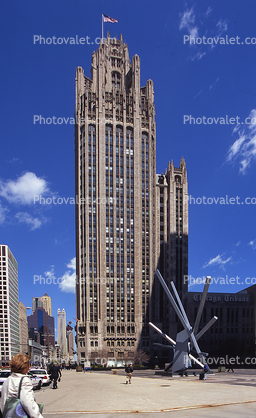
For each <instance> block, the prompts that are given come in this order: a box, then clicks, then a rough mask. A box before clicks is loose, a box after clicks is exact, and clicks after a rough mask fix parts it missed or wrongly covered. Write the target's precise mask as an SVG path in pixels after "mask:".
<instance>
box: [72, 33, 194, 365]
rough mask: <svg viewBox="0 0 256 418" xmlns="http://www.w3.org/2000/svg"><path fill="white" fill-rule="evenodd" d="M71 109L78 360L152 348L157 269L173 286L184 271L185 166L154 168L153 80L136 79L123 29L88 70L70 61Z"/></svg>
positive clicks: (129, 355)
mask: <svg viewBox="0 0 256 418" xmlns="http://www.w3.org/2000/svg"><path fill="white" fill-rule="evenodd" d="M75 114H76V122H77V124H76V132H75V155H76V198H77V202H78V204H77V205H76V271H77V279H78V280H77V285H76V306H77V319H78V321H77V351H78V360H83V359H85V358H90V359H92V358H94V357H97V356H98V353H99V352H104V353H107V354H108V355H109V356H112V357H113V356H114V355H113V353H114V354H115V356H116V357H117V358H118V359H119V360H122V359H123V360H127V359H132V358H133V356H134V354H135V351H136V350H137V349H143V350H144V351H147V352H150V353H151V354H152V351H153V348H152V347H153V346H152V341H153V340H152V339H150V331H149V327H148V322H149V321H150V320H151V319H152V318H153V317H157V319H158V322H160V320H161V319H163V315H161V312H159V313H157V310H159V311H160V310H161V306H159V304H158V302H159V301H160V300H162V294H161V290H158V294H156V292H153V293H154V294H153V293H152V289H153V285H154V274H155V270H156V268H157V266H158V265H159V263H160V264H161V265H163V266H164V271H167V270H168V275H167V276H166V279H167V280H168V282H169V281H170V280H171V279H174V281H175V282H176V285H177V284H178V288H179V291H180V292H182V290H183V289H184V287H183V286H182V284H181V283H182V275H183V274H187V270H186V269H187V238H186V239H185V236H184V235H186V236H187V211H186V210H184V208H185V205H186V203H185V197H186V190H187V189H186V187H187V183H186V182H187V180H186V166H185V161H184V160H183V159H182V161H181V164H180V168H177V169H176V168H174V167H173V164H170V165H169V167H168V170H167V171H166V173H165V176H163V179H160V180H159V176H156V125H155V106H154V88H153V82H152V80H148V81H147V83H146V86H145V87H141V86H140V58H139V56H138V55H135V56H134V57H133V59H132V62H130V59H129V52H128V47H127V45H126V44H124V43H123V40H122V36H121V37H120V40H117V39H111V38H110V37H109V35H108V37H107V39H106V40H105V41H104V43H101V44H100V46H99V49H98V50H97V52H96V53H95V52H94V53H93V55H92V65H91V78H88V77H86V76H85V75H84V71H83V69H82V68H81V67H78V68H77V72H76V112H75ZM160 177H161V176H160ZM179 182H180V183H179ZM176 184H177V186H176ZM178 184H179V185H178ZM176 189H179V190H180V189H182V191H178V192H177V191H176ZM177 199H178V210H177V209H176V203H177ZM180 218H182V221H181V220H180ZM177 225H178V226H177ZM177 236H178V238H177ZM163 244H164V245H163ZM162 250H164V252H163V251H162ZM165 250H166V251H165ZM161 257H162V259H163V260H164V262H163V261H161ZM181 296H182V295H181ZM182 297H183V296H182Z"/></svg>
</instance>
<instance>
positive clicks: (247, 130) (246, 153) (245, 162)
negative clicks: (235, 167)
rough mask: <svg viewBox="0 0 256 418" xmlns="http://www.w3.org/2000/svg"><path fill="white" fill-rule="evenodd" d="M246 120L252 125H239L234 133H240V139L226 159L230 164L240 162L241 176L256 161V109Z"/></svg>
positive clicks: (233, 145) (229, 151) (232, 146)
mask: <svg viewBox="0 0 256 418" xmlns="http://www.w3.org/2000/svg"><path fill="white" fill-rule="evenodd" d="M246 120H247V121H248V122H249V121H250V124H239V125H237V126H236V127H235V128H234V130H233V133H238V136H239V138H238V139H236V141H235V142H234V143H233V144H232V145H231V146H230V148H229V150H228V154H227V158H226V161H229V162H234V161H235V160H237V161H238V162H239V164H240V168H239V172H240V173H241V174H245V173H246V172H247V170H248V168H249V167H250V164H251V162H252V161H253V160H254V159H256V109H252V111H251V113H250V115H249V117H248V118H246ZM252 122H254V123H252Z"/></svg>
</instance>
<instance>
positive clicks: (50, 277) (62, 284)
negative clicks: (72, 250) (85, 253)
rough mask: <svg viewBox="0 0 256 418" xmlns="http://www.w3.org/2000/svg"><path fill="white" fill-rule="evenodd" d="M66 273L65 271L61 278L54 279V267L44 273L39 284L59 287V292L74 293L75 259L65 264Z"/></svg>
mask: <svg viewBox="0 0 256 418" xmlns="http://www.w3.org/2000/svg"><path fill="white" fill-rule="evenodd" d="M67 267H68V269H69V270H68V271H66V272H65V273H64V274H63V275H62V276H61V277H59V278H56V276H55V270H54V266H51V269H50V270H48V271H45V273H44V277H42V276H41V277H40V283H41V282H42V283H44V284H49V285H52V284H53V285H59V288H60V290H61V292H66V293H75V289H76V258H75V257H74V258H72V259H71V260H70V262H69V263H68V264H67Z"/></svg>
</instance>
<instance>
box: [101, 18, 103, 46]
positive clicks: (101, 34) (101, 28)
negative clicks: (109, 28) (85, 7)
mask: <svg viewBox="0 0 256 418" xmlns="http://www.w3.org/2000/svg"><path fill="white" fill-rule="evenodd" d="M101 42H102V43H103V13H102V14H101Z"/></svg>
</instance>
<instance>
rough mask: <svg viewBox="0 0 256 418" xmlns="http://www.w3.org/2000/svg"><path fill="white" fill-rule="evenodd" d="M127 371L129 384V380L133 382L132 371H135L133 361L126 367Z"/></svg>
mask: <svg viewBox="0 0 256 418" xmlns="http://www.w3.org/2000/svg"><path fill="white" fill-rule="evenodd" d="M125 372H126V384H128V382H129V383H130V384H131V383H132V382H131V380H132V372H133V367H132V363H129V364H128V366H127V367H126V368H125Z"/></svg>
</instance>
